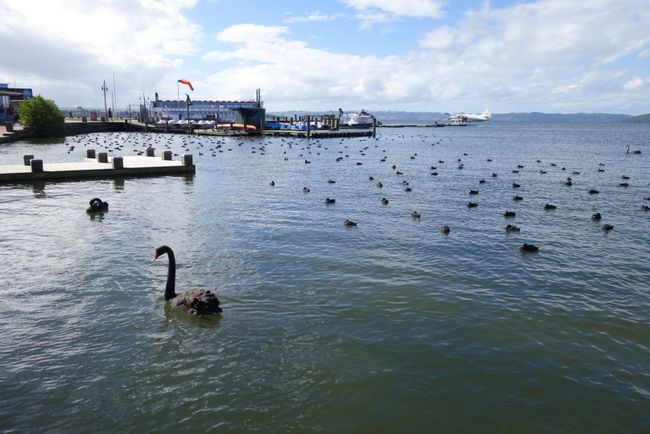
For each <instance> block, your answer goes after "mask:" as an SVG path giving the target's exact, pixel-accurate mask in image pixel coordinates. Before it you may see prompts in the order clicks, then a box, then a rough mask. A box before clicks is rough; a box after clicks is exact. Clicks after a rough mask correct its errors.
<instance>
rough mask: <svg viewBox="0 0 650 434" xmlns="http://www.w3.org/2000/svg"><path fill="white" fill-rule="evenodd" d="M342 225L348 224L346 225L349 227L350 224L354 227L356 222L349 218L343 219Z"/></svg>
mask: <svg viewBox="0 0 650 434" xmlns="http://www.w3.org/2000/svg"><path fill="white" fill-rule="evenodd" d="M343 225H345V226H348V227H351V226H354V227H356V226H357V223H356V222H353V221H352V220H350V219H345V221H344V222H343Z"/></svg>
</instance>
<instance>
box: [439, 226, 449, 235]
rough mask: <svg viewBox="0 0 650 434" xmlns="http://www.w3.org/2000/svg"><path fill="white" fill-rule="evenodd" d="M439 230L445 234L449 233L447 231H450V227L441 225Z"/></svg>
mask: <svg viewBox="0 0 650 434" xmlns="http://www.w3.org/2000/svg"><path fill="white" fill-rule="evenodd" d="M440 232H442V233H443V234H445V235H449V232H451V229H450V228H449V226H443V227H441V228H440Z"/></svg>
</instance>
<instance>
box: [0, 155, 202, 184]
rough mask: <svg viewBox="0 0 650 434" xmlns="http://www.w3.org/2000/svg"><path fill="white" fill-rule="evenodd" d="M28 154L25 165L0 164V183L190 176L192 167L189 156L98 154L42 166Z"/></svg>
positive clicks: (192, 170)
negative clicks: (73, 160)
mask: <svg viewBox="0 0 650 434" xmlns="http://www.w3.org/2000/svg"><path fill="white" fill-rule="evenodd" d="M30 157H32V156H31V155H26V156H25V157H24V163H25V164H22V165H20V164H10V165H0V184H7V183H16V182H29V181H43V180H58V181H75V180H81V179H88V178H126V177H144V176H166V175H183V174H194V173H195V172H196V167H195V166H194V163H193V162H192V156H191V155H183V156H181V160H180V161H174V160H171V155H170V154H165V153H163V156H162V157H144V156H127V157H114V158H108V157H106V154H104V153H99V154H98V156H97V158H85V159H84V161H82V162H75V163H44V162H43V161H42V160H36V159H33V158H30Z"/></svg>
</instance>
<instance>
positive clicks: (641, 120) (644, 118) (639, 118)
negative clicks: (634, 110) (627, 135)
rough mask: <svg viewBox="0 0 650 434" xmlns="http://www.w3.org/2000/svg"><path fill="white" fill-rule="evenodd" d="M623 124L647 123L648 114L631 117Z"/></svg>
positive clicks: (649, 120)
mask: <svg viewBox="0 0 650 434" xmlns="http://www.w3.org/2000/svg"><path fill="white" fill-rule="evenodd" d="M623 122H629V123H633V124H644V123H649V122H650V114H647V115H640V116H633V117H630V118H627V119H625V120H624V121H623Z"/></svg>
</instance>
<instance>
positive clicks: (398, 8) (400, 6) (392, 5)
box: [340, 0, 445, 18]
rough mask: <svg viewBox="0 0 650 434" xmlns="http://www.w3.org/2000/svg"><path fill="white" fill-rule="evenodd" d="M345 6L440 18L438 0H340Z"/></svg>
mask: <svg viewBox="0 0 650 434" xmlns="http://www.w3.org/2000/svg"><path fill="white" fill-rule="evenodd" d="M340 1H341V3H343V4H345V5H346V6H349V7H352V8H354V9H356V10H358V11H366V10H373V9H376V10H380V11H382V12H385V13H387V14H390V15H396V16H402V17H428V18H441V17H442V5H443V4H444V3H445V2H443V1H439V0H399V1H396V0H340Z"/></svg>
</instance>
